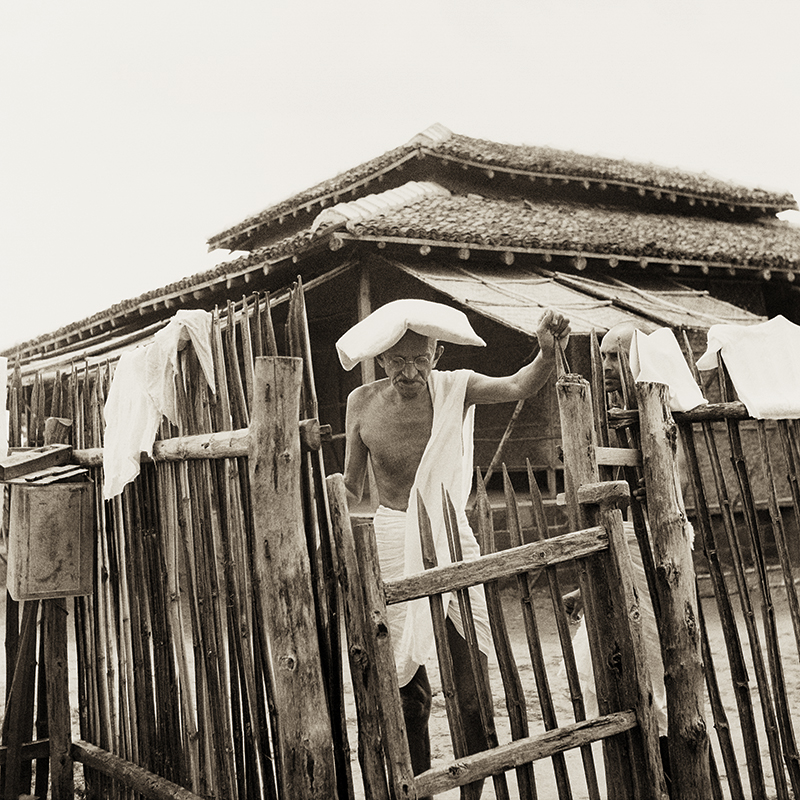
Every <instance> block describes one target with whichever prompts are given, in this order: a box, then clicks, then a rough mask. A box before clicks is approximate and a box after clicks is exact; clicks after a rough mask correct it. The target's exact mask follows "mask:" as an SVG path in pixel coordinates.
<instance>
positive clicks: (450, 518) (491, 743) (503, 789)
mask: <svg viewBox="0 0 800 800" xmlns="http://www.w3.org/2000/svg"><path fill="white" fill-rule="evenodd" d="M442 511H443V513H444V521H445V530H446V532H447V543H448V545H449V549H450V560H451V561H452V562H453V563H455V562H457V561H463V560H464V555H463V551H462V549H461V534H460V532H459V529H458V517H457V515H456V510H455V506H454V505H453V501H452V499H451V498H450V495H449V494H448V492H447V490H446V489H445V487H444V486H442ZM469 591H470V590H469V587H468V588H466V589H459V590H458V591H457V592H456V597H457V599H458V608H459V612H460V614H461V622H462V624H463V626H464V639H465V641H466V643H467V651H468V652H469V658H470V662H471V663H470V666H471V667H472V677H473V680H474V681H475V689H476V692H477V696H478V697H477V699H478V711H479V714H480V719H481V726H482V727H483V733H484V738H485V741H486V745H487V747H489V748H494V747H497V744H498V741H497V730H496V728H495V724H494V710H493V708H492V691H491V688H490V686H489V676H488V674H487V672H486V670H485V669H484V667H483V664H482V663H481V652H480V649H479V647H478V635H477V632H476V630H475V618H474V617H473V615H472V601H471V600H470V596H469ZM456 691H458V689H456ZM492 782H493V784H494V790H495V795H496V796H497V798H498V800H508V782H507V779H506V775H505V773H504V772H501V773H497V774H495V775H492Z"/></svg>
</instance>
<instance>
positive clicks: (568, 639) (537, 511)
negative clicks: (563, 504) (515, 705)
mask: <svg viewBox="0 0 800 800" xmlns="http://www.w3.org/2000/svg"><path fill="white" fill-rule="evenodd" d="M526 467H527V471H528V493H529V496H530V500H531V514H532V516H533V529H532V537H533V540H534V541H543V540H545V539H546V538H547V530H548V527H547V517H546V516H545V510H544V503H543V502H542V495H541V492H540V491H539V485H538V484H537V483H536V477H535V476H534V474H533V468H532V467H531V462H530V461H529V460H528V459H526ZM545 574H546V575H547V582H548V585H549V588H550V600H551V603H552V605H553V614H554V616H555V620H556V628H557V630H558V638H559V641H560V642H561V652H562V654H563V659H564V671H565V672H566V676H567V684H568V686H569V693H570V700H571V702H572V710H573V716H574V718H575V721H576V722H581V721H582V720H585V719H586V708H585V706H584V703H583V694H582V693H581V684H580V677H579V676H578V667H577V664H576V663H575V651H574V649H573V647H572V635H571V633H570V630H569V621H568V619H567V612H566V610H565V609H564V601H563V593H562V591H561V584H560V581H559V579H558V568H557V567H555V566H551V567H546V568H545ZM581 760H582V762H583V771H584V777H585V778H586V790H587V792H588V794H589V798H590V800H600V787H599V784H598V782H597V770H596V769H595V764H594V755H593V753H592V748H591V745H584V746H583V747H581Z"/></svg>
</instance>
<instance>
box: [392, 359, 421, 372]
mask: <svg viewBox="0 0 800 800" xmlns="http://www.w3.org/2000/svg"><path fill="white" fill-rule="evenodd" d="M384 364H385V365H386V366H387V367H391V369H392V370H394V371H395V372H400V371H402V370H404V369H405V368H406V364H413V365H414V367H415V368H416V369H417V370H418V371H419V372H422V371H423V370H426V369H430V367H431V359H430V357H429V356H416V357H415V358H403V356H384Z"/></svg>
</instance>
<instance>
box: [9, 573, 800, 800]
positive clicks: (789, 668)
mask: <svg viewBox="0 0 800 800" xmlns="http://www.w3.org/2000/svg"><path fill="white" fill-rule="evenodd" d="M4 573H5V563H4V562H2V561H1V560H0V579H2V578H3V577H4ZM542 583H543V582H540V586H541V584H542ZM701 588H702V583H701ZM773 601H774V604H775V610H776V620H777V624H778V629H779V635H780V646H781V652H782V665H783V672H784V678H785V681H786V686H787V691H788V694H789V698H790V704H791V708H790V713H791V714H792V716H794V717H796V718H798V719H800V657H798V650H797V645H796V644H795V638H794V635H793V631H792V626H791V619H790V616H789V612H788V606H787V602H786V595H785V591H784V590H783V589H782V588H777V587H776V588H774V589H773ZM702 603H703V609H704V613H705V616H706V620H707V625H708V632H709V640H710V643H711V650H712V657H713V659H714V665H715V668H716V672H717V676H718V681H719V683H720V688H721V691H722V694H723V699H724V703H725V708H726V711H727V713H728V715H729V721H730V723H731V729H732V735H733V737H734V743H735V746H736V748H737V753H738V757H739V763H740V772H741V779H742V782H743V784H744V788H745V794H746V796H747V795H749V791H748V778H747V768H746V766H745V759H744V748H743V745H742V741H741V734H740V731H739V726H738V721H737V720H738V715H737V710H736V704H735V701H734V695H733V690H732V687H731V681H730V669H729V666H728V661H727V657H726V650H725V642H724V638H723V635H722V628H721V625H720V623H719V617H718V614H717V610H716V602H715V600H714V599H713V598H711V597H704V598H703V599H702ZM504 606H505V610H506V622H507V625H508V627H509V633H510V636H511V640H512V645H513V648H514V652H515V655H516V659H517V664H518V668H519V672H520V677H521V680H522V683H523V686H524V689H525V695H526V701H527V704H528V712H529V721H530V727H531V733H535V732H537V731H542V730H543V727H542V725H541V716H540V714H539V712H538V700H537V692H536V687H535V683H534V679H533V670H532V667H531V663H530V656H529V654H528V646H527V641H526V638H525V632H524V627H523V622H522V615H521V612H520V610H519V604H518V601H517V600H516V598H515V595H513V594H512V593H511V592H508V591H506V592H504ZM4 607H5V593H3V595H2V603H1V604H0V624H2V626H3V629H4V628H5V608H4ZM734 607H735V610H736V613H737V617H738V616H741V615H740V606H739V603H738V601H737V600H736V599H735V598H734ZM536 608H537V617H538V624H539V632H540V637H541V641H542V645H543V649H544V652H545V661H546V667H547V672H548V677H549V679H550V682H551V683H550V688H551V692H552V694H553V698H554V703H555V708H556V713H557V715H558V722H559V724H568V723H569V722H571V721H573V717H572V707H571V703H570V702H569V699H568V696H567V692H566V682H565V681H564V680H563V679H559V677H558V668H559V665H560V649H559V645H558V637H557V633H556V629H555V623H554V621H553V618H552V614H551V612H550V610H549V609H550V601H549V597H548V596H547V595H546V594H545V592H544V591H543V587H542V591H540V592H538V593H537V597H536ZM755 616H756V619H757V620H759V631H760V633H761V634H762V642H763V632H762V630H761V625H760V619H761V614H760V609H759V608H755ZM71 626H72V623H71V621H70V625H69V629H70V630H71ZM3 634H4V630H3ZM739 637H740V639H741V641H742V645H743V647H744V649H745V653H746V658H747V660H748V674H749V679H750V684H751V695H752V697H753V703H754V711H755V716H756V721H757V724H758V725H759V727H760V728H761V733H760V744H761V752H762V764H763V769H764V774H765V779H766V782H767V789H768V797H770V798H772V797H775V796H776V794H775V788H774V778H773V773H772V769H771V766H770V760H769V754H768V749H767V743H766V737H765V736H764V734H763V715H762V711H761V708H760V706H759V704H758V692H757V689H756V683H755V672H754V669H753V666H752V659H751V658H750V653H749V648H748V645H747V642H748V637H747V632H746V630H745V628H744V625H743V624H742V625H740V630H739ZM0 652H2V657H0V691H2V692H3V696H5V652H4V648H3V649H0ZM764 662H765V664H766V663H767V659H766V654H765V655H764ZM489 669H490V683H491V686H492V694H493V700H494V709H495V724H496V727H497V731H498V738H499V741H500V743H501V744H502V743H504V742H508V741H510V740H511V736H510V730H509V722H508V712H507V710H506V707H505V699H504V695H503V691H502V684H501V681H500V675H499V670H498V667H497V663H496V660H495V659H494V658H490V663H489ZM428 673H429V676H430V680H431V685H432V688H433V692H434V696H433V710H432V718H431V745H432V754H433V760H434V764H441V763H445V762H446V761H448V760H450V758H451V754H452V748H451V744H450V734H449V728H448V724H447V717H446V713H445V704H444V697H443V695H442V692H441V684H440V680H439V671H438V667H437V665H436V663H435V661H434V662H431V663H430V664H429V665H428ZM70 678H71V695H72V708H73V718H74V719H75V720H76V718H77V703H78V699H77V681H76V678H77V669H76V663H75V660H74V647H73V648H72V659H71V669H70ZM345 685H346V698H345V700H346V711H347V721H348V731H349V739H350V748H351V753H352V767H353V776H354V782H355V785H356V795H357V797H358V798H359V799H360V798H363V797H364V791H363V787H362V786H361V780H360V770H359V767H358V761H357V741H358V739H357V724H356V714H355V705H354V702H353V695H352V689H351V686H350V682H349V677H348V676H347V675H345ZM706 719H707V723H708V725H709V728H710V729H711V727H712V724H713V723H712V720H711V716H710V711H708V709H707V717H706ZM76 721H77V720H76ZM77 735H78V731H77V728H76V730H75V736H77ZM711 738H712V745H713V746H714V747H715V750H717V748H716V736H715V734H714V731H713V730H711ZM595 751H596V758H595V763H596V765H597V769H598V777H599V780H600V784H601V787H602V786H604V776H603V770H602V755H601V752H600V747H599V746H598V745H595ZM567 764H568V769H569V774H570V779H571V781H572V792H573V797H574V798H575V799H576V800H581V798H585V797H587V793H586V786H585V780H584V778H583V768H582V765H581V761H580V757H579V755H578V754H577V753H576V752H570V753H567ZM717 764H718V765H719V769H720V772H722V771H723V766H722V760H721V758H720V757H719V754H718V750H717ZM535 775H536V781H537V789H538V796H539V798H540V800H551V798H553V799H555V798H557V797H558V793H557V791H556V788H555V780H554V775H553V768H552V763H551V762H550V761H549V760H548V761H542V762H538V763H537V764H536V765H535ZM79 777H80V776H78V778H79ZM507 778H508V783H509V788H510V793H511V797H517V796H518V795H517V792H516V781H515V775H514V773H513V771H512V772H510V773H508V775H507ZM722 783H723V788H725V787H726V776H725V775H724V774H723V775H722ZM725 795H726V796H728V793H727V791H726V792H725ZM495 796H496V795H495V791H494V787H493V785H492V781H491V779H489V780H487V781H486V784H485V788H484V792H483V797H484V798H486V800H492V798H494V797H495ZM437 797H441V798H443V800H456V798H458V797H459V792H458V790H452V791H449V792H446V793H444V794H441V795H437Z"/></svg>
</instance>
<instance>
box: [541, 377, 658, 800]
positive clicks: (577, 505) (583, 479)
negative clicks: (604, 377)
mask: <svg viewBox="0 0 800 800" xmlns="http://www.w3.org/2000/svg"><path fill="white" fill-rule="evenodd" d="M556 396H557V398H558V409H559V416H560V418H561V440H562V446H563V450H564V485H565V493H566V500H567V516H568V518H569V521H570V525H571V526H572V530H578V529H579V528H581V527H587V526H588V525H590V524H593V523H594V517H595V515H596V513H597V509H596V508H592V507H591V506H589V505H586V504H585V503H581V502H579V490H580V488H581V487H582V486H585V485H587V484H596V483H597V481H598V479H599V470H598V467H597V457H596V455H595V444H596V439H595V431H594V424H593V421H594V413H593V409H592V393H591V388H590V386H589V383H588V382H587V381H586V380H584V379H583V378H582V377H581V376H580V375H575V374H567V375H562V376H561V377H560V378H559V379H558V381H556ZM605 502H606V500H604V503H605ZM601 513H602V514H603V515H604V516H608V514H610V512H609V511H607V510H606V511H602V512H601ZM617 513H619V512H617ZM620 523H621V519H620ZM608 524H609V525H611V522H609V523H608ZM613 524H614V530H616V520H614V521H613ZM620 527H621V525H620ZM609 544H610V547H611V548H612V552H613V553H614V555H615V558H608V559H601V558H595V559H585V560H583V563H582V564H581V565H580V566H581V569H580V572H579V578H580V583H581V594H582V596H583V602H584V607H585V608H586V621H587V633H588V635H589V647H590V650H591V653H592V662H593V664H594V665H608V667H609V669H595V683H596V686H597V701H598V707H599V711H600V713H601V714H604V713H608V712H609V711H611V710H619V709H620V708H622V707H624V706H623V705H620V703H622V702H623V697H624V698H625V700H629V699H630V694H629V692H630V691H631V690H632V689H633V688H635V687H636V686H637V685H641V684H638V683H635V680H636V678H637V676H625V675H621V674H620V673H619V672H615V671H614V669H615V668H614V665H615V664H617V663H618V662H619V660H620V655H621V651H620V647H619V646H618V643H619V642H620V641H623V642H624V640H625V638H630V637H629V636H627V634H626V631H629V630H630V627H629V625H630V624H633V625H634V626H635V625H638V624H639V615H640V612H639V608H638V598H637V597H636V592H635V589H634V588H633V587H632V585H630V586H628V585H626V586H625V587H613V588H614V589H615V591H612V592H609V588H612V587H609V586H608V581H609V580H610V579H612V577H613V575H614V572H617V571H618V569H619V565H622V566H624V565H625V563H626V558H627V559H628V560H629V559H630V554H629V552H628V549H627V543H626V542H625V538H624V535H622V534H621V531H620V535H619V536H616V537H615V538H614V541H612V542H610V543H609ZM614 548H615V549H614ZM604 561H605V563H603V562H604ZM615 565H617V567H615ZM627 566H628V567H629V566H630V565H629V564H628V565H627ZM623 589H624V591H623ZM621 592H622V594H620V593H621ZM623 614H624V615H627V616H628V618H629V619H630V620H631V623H626V624H625V625H622V626H619V625H618V624H617V623H618V621H619V620H620V619H621V615H623ZM615 619H616V620H617V622H616V623H615ZM607 626H611V628H610V629H605V628H607ZM631 652H632V651H631V650H627V654H628V655H629V654H630V653H631ZM639 667H640V672H641V673H643V675H644V676H646V677H647V680H649V676H648V675H647V665H646V663H643V664H641V665H639ZM647 680H645V681H644V682H645V683H647ZM632 681H634V682H633V683H632ZM651 694H652V690H651ZM626 695H627V697H626ZM643 710H644V706H640V707H639V708H638V711H639V712H640V713H639V722H640V732H641V735H640V736H637V735H636V733H635V732H634V733H633V734H632V735H631V736H630V737H628V739H627V741H626V740H624V739H622V738H621V737H612V738H610V739H607V740H606V741H605V742H604V747H603V755H604V757H605V764H606V784H607V787H608V793H609V797H610V798H631V799H632V798H634V797H639V796H651V797H659V796H664V795H665V793H666V788H665V784H664V775H663V771H662V770H661V764H660V763H659V760H658V759H659V754H658V732H657V730H654V728H655V721H654V719H653V716H652V712H651V713H641V712H642V711H643Z"/></svg>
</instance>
